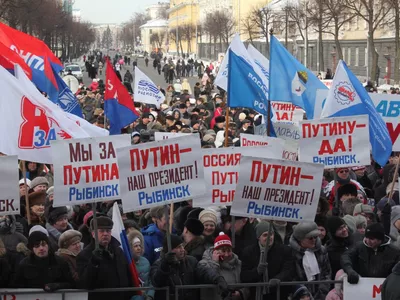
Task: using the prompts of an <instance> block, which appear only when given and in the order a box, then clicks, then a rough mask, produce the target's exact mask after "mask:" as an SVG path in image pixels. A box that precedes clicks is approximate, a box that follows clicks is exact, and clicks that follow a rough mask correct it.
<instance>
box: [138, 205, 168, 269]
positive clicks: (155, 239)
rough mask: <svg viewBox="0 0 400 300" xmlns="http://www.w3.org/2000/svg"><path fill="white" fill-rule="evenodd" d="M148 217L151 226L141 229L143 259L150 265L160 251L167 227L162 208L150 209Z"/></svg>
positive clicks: (158, 255)
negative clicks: (151, 222)
mask: <svg viewBox="0 0 400 300" xmlns="http://www.w3.org/2000/svg"><path fill="white" fill-rule="evenodd" d="M150 217H151V219H152V220H153V224H150V225H148V226H146V227H145V228H143V229H142V234H143V237H144V257H145V258H147V260H148V261H149V262H150V264H151V265H152V264H153V263H154V262H155V261H156V260H157V259H158V258H159V257H160V254H161V251H162V249H163V248H162V245H163V240H164V237H165V231H166V226H167V220H166V216H165V209H164V206H157V207H153V208H151V209H150Z"/></svg>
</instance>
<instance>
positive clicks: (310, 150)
mask: <svg viewBox="0 0 400 300" xmlns="http://www.w3.org/2000/svg"><path fill="white" fill-rule="evenodd" d="M300 127H301V130H302V131H301V138H300V142H299V160H300V161H303V162H313V163H321V164H324V165H325V168H328V169H329V168H339V167H351V166H362V165H369V164H370V163H371V159H370V144H369V124H368V116H366V115H362V116H351V117H340V118H328V119H319V120H307V121H302V122H300Z"/></svg>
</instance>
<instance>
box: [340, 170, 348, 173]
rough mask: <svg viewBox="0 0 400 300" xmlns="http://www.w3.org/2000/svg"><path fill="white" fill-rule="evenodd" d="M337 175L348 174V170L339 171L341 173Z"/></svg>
mask: <svg viewBox="0 0 400 300" xmlns="http://www.w3.org/2000/svg"><path fill="white" fill-rule="evenodd" d="M339 173H340V174H342V173H349V170H341V171H339Z"/></svg>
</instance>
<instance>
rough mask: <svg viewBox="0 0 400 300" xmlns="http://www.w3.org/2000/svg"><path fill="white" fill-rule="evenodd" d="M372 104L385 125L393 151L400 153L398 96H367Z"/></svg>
mask: <svg viewBox="0 0 400 300" xmlns="http://www.w3.org/2000/svg"><path fill="white" fill-rule="evenodd" d="M369 95H370V97H371V100H372V101H373V102H374V105H375V107H376V111H377V112H378V113H379V114H380V115H381V116H382V119H383V121H385V123H386V127H387V128H388V131H389V135H390V138H391V139H392V143H393V151H400V96H399V95H389V94H376V93H373V94H369Z"/></svg>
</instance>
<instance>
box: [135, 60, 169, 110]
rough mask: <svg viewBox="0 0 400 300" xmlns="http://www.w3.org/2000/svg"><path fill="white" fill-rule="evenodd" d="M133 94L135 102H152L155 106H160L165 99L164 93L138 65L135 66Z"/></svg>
mask: <svg viewBox="0 0 400 300" xmlns="http://www.w3.org/2000/svg"><path fill="white" fill-rule="evenodd" d="M134 94H135V102H142V103H147V104H154V105H155V106H157V107H160V105H161V104H162V103H163V102H164V100H165V96H164V94H163V93H161V91H160V90H159V89H158V88H157V86H156V85H155V84H154V82H153V81H151V79H150V78H149V77H147V75H146V74H144V73H143V72H142V71H140V69H139V68H138V67H135V85H134Z"/></svg>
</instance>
